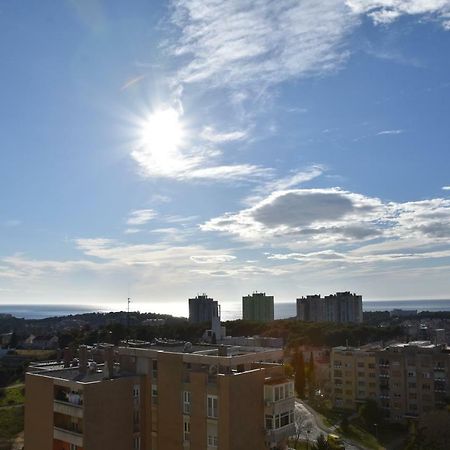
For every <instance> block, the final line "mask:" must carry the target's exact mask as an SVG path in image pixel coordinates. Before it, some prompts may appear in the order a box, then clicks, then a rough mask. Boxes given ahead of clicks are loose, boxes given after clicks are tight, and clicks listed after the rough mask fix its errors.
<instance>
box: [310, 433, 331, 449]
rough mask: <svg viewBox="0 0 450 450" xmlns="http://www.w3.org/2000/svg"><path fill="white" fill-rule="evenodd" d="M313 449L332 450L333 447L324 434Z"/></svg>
mask: <svg viewBox="0 0 450 450" xmlns="http://www.w3.org/2000/svg"><path fill="white" fill-rule="evenodd" d="M312 448H313V450H331V445H330V443H329V442H328V441H327V440H326V438H325V436H324V435H323V434H320V435H319V437H318V438H317V442H316V443H315V445H314V446H313V447H312Z"/></svg>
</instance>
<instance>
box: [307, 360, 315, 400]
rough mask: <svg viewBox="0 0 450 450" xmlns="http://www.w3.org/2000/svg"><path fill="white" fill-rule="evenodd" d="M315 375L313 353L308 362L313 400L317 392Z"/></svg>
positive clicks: (310, 393) (310, 394)
mask: <svg viewBox="0 0 450 450" xmlns="http://www.w3.org/2000/svg"><path fill="white" fill-rule="evenodd" d="M315 384H316V382H315V374H314V355H313V352H311V354H310V355H309V361H308V390H309V397H310V398H312V397H313V396H314V392H315Z"/></svg>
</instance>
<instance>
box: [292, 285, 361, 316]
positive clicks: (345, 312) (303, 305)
mask: <svg viewBox="0 0 450 450" xmlns="http://www.w3.org/2000/svg"><path fill="white" fill-rule="evenodd" d="M297 318H298V319H299V320H304V321H306V322H335V323H361V322H362V321H363V311H362V296H361V295H356V294H352V293H350V292H337V293H336V294H331V295H327V296H325V297H321V296H320V295H308V296H306V297H302V298H298V299H297Z"/></svg>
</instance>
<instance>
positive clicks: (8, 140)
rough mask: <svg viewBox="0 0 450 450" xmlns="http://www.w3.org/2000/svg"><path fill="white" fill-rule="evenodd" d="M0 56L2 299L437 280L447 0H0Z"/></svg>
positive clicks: (236, 292)
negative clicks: (20, 0) (124, 0)
mask: <svg viewBox="0 0 450 450" xmlns="http://www.w3.org/2000/svg"><path fill="white" fill-rule="evenodd" d="M0 64H1V69H2V70H1V81H2V82H1V83H0V99H1V101H0V233H1V234H0V236H1V239H0V302H1V303H4V304H5V303H10V304H11V303H17V304H18V303H46V304H48V303H59V304H63V303H65V304H77V305H91V306H92V305H102V306H104V307H110V308H118V309H120V308H122V309H123V308H125V307H126V298H127V297H131V298H132V299H133V302H135V304H136V305H139V307H140V309H141V310H148V311H157V312H167V313H173V314H180V313H185V310H184V309H183V310H181V309H180V306H179V305H180V304H183V305H186V304H187V302H186V300H187V298H189V297H192V296H195V295H196V294H198V293H203V292H206V293H207V294H209V295H210V296H212V297H214V298H215V299H217V300H219V301H220V302H221V303H223V304H231V303H233V302H239V301H240V299H241V297H242V296H243V295H247V294H248V293H251V292H253V291H263V292H267V293H268V294H271V295H274V296H275V301H279V302H287V301H294V300H295V298H297V297H300V296H302V295H307V294H312V293H320V294H324V295H326V294H329V293H332V292H336V291H343V290H349V291H352V292H357V293H359V294H361V295H363V298H364V299H439V298H442V299H444V298H450V276H449V274H450V270H449V269H450V151H449V142H450V123H449V117H450V101H449V99H450V98H449V94H450V76H449V75H450V1H448V0H347V1H345V0H322V1H320V2H318V1H316V0H276V1H275V0H253V1H245V0H227V1H223V0H220V1H219V0H172V1H157V0H152V1H148V0H133V1H132V2H123V1H119V0H108V1H106V0H104V1H102V0H61V1H54V0H53V1H50V0H41V1H39V2H33V1H22V2H17V1H7V0H0ZM181 308H183V307H181Z"/></svg>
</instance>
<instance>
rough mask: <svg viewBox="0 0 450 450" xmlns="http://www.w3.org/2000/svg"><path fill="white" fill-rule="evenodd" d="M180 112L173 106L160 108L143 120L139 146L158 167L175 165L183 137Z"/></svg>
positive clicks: (165, 167)
mask: <svg viewBox="0 0 450 450" xmlns="http://www.w3.org/2000/svg"><path fill="white" fill-rule="evenodd" d="M184 134H185V133H184V129H183V124H182V122H181V120H180V113H179V112H178V111H177V110H175V109H174V108H166V109H160V110H157V111H155V112H154V113H152V114H151V115H149V116H148V117H147V119H145V120H144V122H143V124H142V127H141V146H142V147H143V150H144V151H145V153H146V154H147V157H149V158H150V159H151V163H152V164H153V165H155V166H156V167H158V168H159V169H169V166H173V165H177V163H178V162H180V160H182V158H180V156H181V154H180V147H181V145H182V143H183V138H184Z"/></svg>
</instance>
